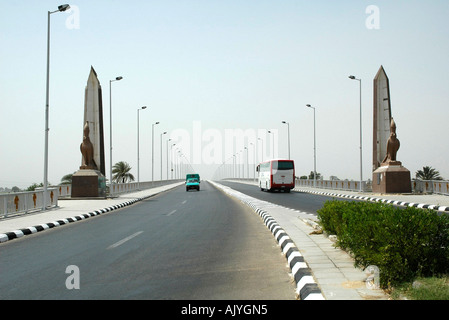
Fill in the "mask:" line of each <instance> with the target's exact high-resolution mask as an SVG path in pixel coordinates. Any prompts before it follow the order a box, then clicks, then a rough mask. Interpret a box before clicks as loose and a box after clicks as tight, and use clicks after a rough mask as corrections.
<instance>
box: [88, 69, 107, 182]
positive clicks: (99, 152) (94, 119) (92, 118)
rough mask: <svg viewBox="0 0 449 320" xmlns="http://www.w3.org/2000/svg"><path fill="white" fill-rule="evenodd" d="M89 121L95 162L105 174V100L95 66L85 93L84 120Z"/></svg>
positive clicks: (91, 70) (91, 71)
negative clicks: (103, 99)
mask: <svg viewBox="0 0 449 320" xmlns="http://www.w3.org/2000/svg"><path fill="white" fill-rule="evenodd" d="M86 122H88V123H89V129H90V140H91V141H92V144H93V145H94V162H95V164H96V166H97V170H98V171H100V172H101V173H102V174H103V175H105V172H106V170H105V160H104V135H103V101H102V92H101V85H100V81H99V80H98V77H97V73H96V72H95V70H94V68H93V67H91V68H90V74H89V78H88V79H87V85H86V90H85V95H84V120H83V125H84V124H85V123H86Z"/></svg>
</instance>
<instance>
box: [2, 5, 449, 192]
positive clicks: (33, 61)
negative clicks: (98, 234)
mask: <svg viewBox="0 0 449 320" xmlns="http://www.w3.org/2000/svg"><path fill="white" fill-rule="evenodd" d="M60 4H63V2H59V1H50V0H48V1H47V0H46V1H31V0H29V1H24V0H22V1H21V0H15V1H12V0H8V1H6V0H2V1H1V2H0V44H1V45H0V71H1V72H0V98H1V99H0V101H1V102H0V103H1V104H0V109H1V113H0V114H1V117H0V119H1V124H0V150H1V156H0V186H1V187H12V186H19V187H21V188H26V187H28V186H29V185H31V184H32V183H34V182H36V183H40V182H42V181H43V167H44V165H43V163H44V128H45V79H46V43H47V41H46V39H47V11H54V10H56V9H57V7H58V5H60ZM70 5H72V8H73V9H72V11H70V12H62V13H55V14H52V15H51V59H50V61H51V66H50V68H51V69H50V135H49V172H48V177H49V181H50V182H51V183H53V184H58V183H59V182H60V180H61V178H62V176H63V175H65V174H67V173H73V172H75V171H76V170H78V168H79V166H80V164H81V153H80V151H79V145H80V143H81V142H82V133H83V108H84V89H85V86H86V83H87V78H88V76H89V71H90V67H91V66H93V67H94V68H95V70H96V72H97V74H98V77H99V80H100V83H101V85H102V88H103V106H104V114H103V116H104V122H105V127H104V134H105V155H106V165H107V168H106V172H107V173H108V172H109V147H110V143H109V141H110V136H109V128H110V126H109V119H110V112H109V106H110V104H109V101H110V100H109V81H110V80H111V79H115V77H117V76H122V77H123V80H122V81H119V82H114V83H112V110H113V111H112V121H113V157H112V158H113V162H114V163H115V162H117V161H126V162H128V163H129V164H130V165H131V166H132V167H133V170H132V173H134V175H135V176H137V109H138V108H140V107H141V106H148V109H146V110H143V111H141V112H140V180H141V181H148V180H151V124H152V123H154V122H156V121H159V122H160V124H159V125H157V126H155V139H154V142H155V143H154V149H155V153H154V158H155V165H154V171H155V179H159V178H160V139H161V133H162V132H164V131H166V132H168V133H167V135H164V136H163V140H162V141H163V155H164V157H163V177H164V179H165V175H166V167H165V163H166V141H167V138H169V137H172V138H173V142H178V145H180V146H181V147H182V148H183V153H184V154H185V155H186V156H187V157H188V158H189V159H190V161H191V163H192V164H193V167H194V168H195V170H196V171H198V172H200V173H203V175H204V176H205V177H206V178H207V177H210V174H211V173H213V172H214V170H215V168H216V167H217V166H218V164H219V163H222V162H223V161H224V160H227V159H229V158H230V157H232V155H233V154H235V153H237V152H239V151H240V150H241V149H242V147H241V146H238V145H237V143H232V141H233V139H232V135H233V134H238V132H246V134H247V136H248V137H250V136H251V134H254V136H255V137H260V138H261V139H262V140H263V141H265V145H264V147H263V148H264V151H265V154H266V155H265V157H264V158H265V159H266V158H269V157H270V155H271V149H270V144H271V141H272V140H271V139H272V138H273V137H272V136H271V135H269V134H268V133H266V130H267V129H268V130H274V132H276V133H277V134H276V135H275V137H274V138H275V139H274V140H275V142H274V150H275V155H276V156H279V157H287V155H288V153H287V152H288V151H287V126H286V125H285V124H282V123H281V122H282V121H284V120H285V121H288V122H289V123H290V134H291V157H292V159H294V160H295V163H296V173H297V175H304V174H308V173H309V172H310V171H312V170H313V123H314V122H313V110H312V109H310V108H307V107H306V104H311V105H312V106H315V107H316V146H317V171H318V172H320V173H322V174H323V175H324V177H325V178H326V179H328V178H329V176H331V175H334V176H337V177H339V178H340V179H345V178H348V179H354V180H358V179H359V178H360V174H359V170H360V162H359V151H360V149H359V138H360V135H359V83H358V82H357V81H354V80H350V79H348V76H349V75H351V74H353V75H355V76H356V77H357V78H361V79H362V106H363V111H362V117H363V124H362V126H363V176H364V177H363V178H364V179H368V178H371V165H372V164H371V163H372V126H373V125H372V118H373V115H372V114H373V78H374V77H375V75H376V73H377V71H378V69H379V68H380V66H381V65H383V66H384V68H385V70H386V73H387V75H388V77H389V79H390V90H391V102H392V114H393V117H394V118H395V121H396V124H397V135H398V138H399V140H400V142H401V148H400V150H399V152H398V160H400V161H402V163H403V165H404V166H405V167H407V168H408V169H409V170H410V171H411V172H412V176H413V177H414V173H415V172H416V170H418V169H421V168H422V167H423V166H426V165H429V166H432V167H434V168H436V169H437V170H439V171H440V173H441V175H442V176H443V177H445V178H447V179H449V165H448V161H447V160H448V159H449V148H448V143H447V137H448V119H449V2H448V1H447V0H430V1H423V0H420V1H414V0H407V1H398V0H388V1H383V0H382V1H381V0H370V1H364V0H353V1H324V0H322V1H319V0H318V1H310V0H308V1H305V0H304V1H300V0H280V1H274V0H269V1H268V0H257V1H256V0H239V1H234V0H226V1H225V0H201V1H200V0H196V1H193V0H179V1H170V0H164V1H162V0H159V1H132V0H131V1H111V0H95V1H92V0H89V1H82V0H76V2H74V3H70ZM175 140H176V141H175ZM247 140H248V139H244V141H245V143H246V145H248V143H249V142H253V144H254V143H255V140H253V141H247ZM171 142H172V141H171ZM261 145H262V143H261V141H259V143H258V146H259V157H258V160H260V158H261ZM252 146H253V145H249V148H250V155H251V154H252V152H253V151H252V150H253V149H252ZM242 158H243V157H242ZM210 163H212V165H209V164H210ZM228 163H230V162H228ZM108 178H109V177H108Z"/></svg>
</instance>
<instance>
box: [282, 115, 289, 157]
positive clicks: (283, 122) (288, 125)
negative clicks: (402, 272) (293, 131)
mask: <svg viewBox="0 0 449 320" xmlns="http://www.w3.org/2000/svg"><path fill="white" fill-rule="evenodd" d="M282 123H284V124H287V133H288V160H290V123H288V122H286V121H282Z"/></svg>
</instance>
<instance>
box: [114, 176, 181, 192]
mask: <svg viewBox="0 0 449 320" xmlns="http://www.w3.org/2000/svg"><path fill="white" fill-rule="evenodd" d="M181 181H184V180H179V179H173V180H157V181H144V182H130V183H113V184H112V188H111V185H109V184H108V187H109V189H110V190H109V194H110V195H117V194H122V193H127V192H135V191H139V190H145V189H150V188H154V187H160V186H164V185H167V184H171V183H176V182H181Z"/></svg>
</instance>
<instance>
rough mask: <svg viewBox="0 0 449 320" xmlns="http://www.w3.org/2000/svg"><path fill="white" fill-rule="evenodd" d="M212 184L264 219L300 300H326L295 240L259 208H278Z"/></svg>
mask: <svg viewBox="0 0 449 320" xmlns="http://www.w3.org/2000/svg"><path fill="white" fill-rule="evenodd" d="M210 183H212V184H213V185H214V186H216V187H217V188H220V189H221V190H223V191H224V192H226V193H227V194H229V195H230V196H233V197H236V198H237V199H239V200H240V201H241V202H243V203H245V204H246V205H248V206H249V207H251V208H252V209H253V210H254V211H255V212H256V213H257V214H258V215H259V216H260V217H261V218H262V220H263V222H264V224H265V225H266V226H267V228H268V229H269V230H270V231H271V233H272V234H273V236H274V238H275V239H276V241H277V242H278V244H279V246H280V247H281V250H282V253H283V254H284V255H285V257H286V259H287V263H288V266H289V267H290V270H291V271H292V276H293V278H294V280H295V283H296V294H297V295H298V297H299V299H300V300H325V298H324V296H323V294H322V292H321V289H320V288H319V286H318V284H317V283H316V281H315V279H314V277H313V274H312V271H311V269H310V268H309V266H308V265H307V262H306V261H305V260H304V257H303V256H302V255H301V253H300V252H299V250H298V248H297V247H296V245H295V243H294V242H293V240H292V239H291V238H290V237H289V236H288V234H287V233H286V232H285V230H284V229H283V228H282V227H281V226H280V225H279V224H278V223H277V222H276V220H275V219H274V218H273V217H272V216H270V215H269V214H268V213H267V212H266V211H264V210H262V209H260V208H259V206H260V203H261V202H264V203H266V204H270V205H272V206H273V207H278V206H277V205H275V204H271V203H269V202H265V201H259V200H257V199H254V198H252V197H249V196H247V195H245V194H243V193H240V192H238V191H235V190H233V189H231V188H229V187H226V186H223V185H220V184H218V183H215V182H213V181H210Z"/></svg>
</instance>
